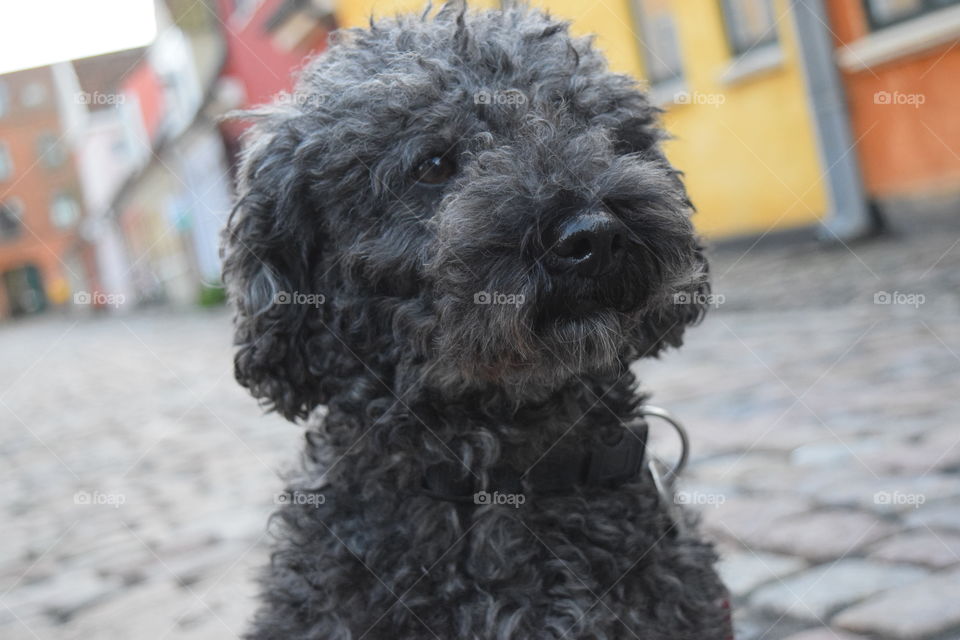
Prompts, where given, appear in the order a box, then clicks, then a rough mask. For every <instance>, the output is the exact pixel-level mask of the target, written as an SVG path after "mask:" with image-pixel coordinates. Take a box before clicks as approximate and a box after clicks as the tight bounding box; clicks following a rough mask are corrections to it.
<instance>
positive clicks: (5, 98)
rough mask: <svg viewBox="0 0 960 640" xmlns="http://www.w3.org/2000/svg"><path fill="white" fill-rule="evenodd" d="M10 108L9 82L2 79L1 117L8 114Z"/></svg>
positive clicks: (0, 94) (0, 88)
mask: <svg viewBox="0 0 960 640" xmlns="http://www.w3.org/2000/svg"><path fill="white" fill-rule="evenodd" d="M9 110H10V89H8V88H7V83H6V82H3V81H2V80H0V118H2V117H3V116H5V115H7V111H9Z"/></svg>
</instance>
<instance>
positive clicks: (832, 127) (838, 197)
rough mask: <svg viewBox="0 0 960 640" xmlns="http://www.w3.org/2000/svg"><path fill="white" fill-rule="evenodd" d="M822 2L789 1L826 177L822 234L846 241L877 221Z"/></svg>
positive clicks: (869, 230)
mask: <svg viewBox="0 0 960 640" xmlns="http://www.w3.org/2000/svg"><path fill="white" fill-rule="evenodd" d="M823 2H824V0H790V4H791V5H792V8H793V18H794V20H793V22H794V24H795V25H796V35H797V46H798V47H799V51H800V59H801V66H802V68H803V75H804V79H805V81H806V84H807V96H808V99H809V101H810V110H811V112H812V113H813V120H814V126H815V127H816V132H817V135H816V139H817V149H818V151H819V154H820V161H821V163H822V165H823V168H824V171H825V172H826V175H825V177H826V180H827V214H826V216H825V217H824V220H823V222H822V224H821V227H820V230H819V233H818V236H819V238H820V239H821V240H824V241H836V240H840V241H846V240H852V239H856V238H860V237H863V236H866V235H870V234H872V233H874V232H875V231H877V229H878V221H877V220H876V218H875V217H874V216H873V215H872V213H871V207H870V204H869V202H868V200H867V195H866V192H865V190H864V186H863V179H862V177H861V174H860V163H859V161H858V158H857V150H856V149H855V148H853V146H854V142H853V135H852V133H851V131H850V121H849V118H848V115H847V104H846V97H845V94H844V91H843V84H842V82H841V79H840V72H839V71H838V70H837V66H836V64H835V63H834V52H833V39H832V33H831V32H830V29H829V27H827V24H828V20H829V19H828V17H827V14H826V10H825V8H824V4H823Z"/></svg>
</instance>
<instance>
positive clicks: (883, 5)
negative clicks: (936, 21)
mask: <svg viewBox="0 0 960 640" xmlns="http://www.w3.org/2000/svg"><path fill="white" fill-rule="evenodd" d="M864 3H865V4H866V8H867V18H868V20H869V21H870V26H871V27H873V28H874V29H882V28H883V27H887V26H890V25H891V24H895V23H897V22H903V21H904V20H909V19H910V18H915V17H917V16H919V15H921V14H923V13H926V12H928V11H935V10H936V9H940V8H943V7H946V6H948V5H951V4H960V0H864Z"/></svg>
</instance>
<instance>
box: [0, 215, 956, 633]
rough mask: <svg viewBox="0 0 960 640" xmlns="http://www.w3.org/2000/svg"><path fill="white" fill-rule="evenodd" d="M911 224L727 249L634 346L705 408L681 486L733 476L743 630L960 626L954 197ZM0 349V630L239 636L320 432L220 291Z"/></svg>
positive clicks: (717, 513) (720, 520) (16, 327)
mask: <svg viewBox="0 0 960 640" xmlns="http://www.w3.org/2000/svg"><path fill="white" fill-rule="evenodd" d="M913 229H914V230H912V231H911V232H910V233H907V234H904V235H901V236H898V237H895V238H888V239H883V240H880V241H874V242H871V243H864V244H858V245H855V246H852V247H849V248H845V247H842V246H838V247H834V248H831V249H824V248H821V247H816V246H813V245H803V244H798V245H790V246H783V247H773V248H763V247H758V248H754V249H750V250H749V251H747V253H746V254H744V251H745V250H746V249H747V247H746V246H743V247H740V248H733V247H728V248H726V249H722V250H719V251H716V252H714V255H713V269H712V270H713V274H714V281H715V287H714V289H715V291H716V292H717V293H722V294H724V296H725V302H724V304H722V305H721V306H720V308H719V309H716V310H712V311H711V313H710V314H709V316H708V318H707V320H706V322H705V323H704V324H703V325H702V326H701V327H698V328H696V329H694V330H691V331H690V332H689V333H688V337H687V344H686V345H685V346H684V348H683V349H682V350H680V351H678V352H673V353H670V354H669V355H666V356H665V357H663V358H662V359H660V360H656V361H653V360H650V361H643V362H641V363H639V364H638V365H637V366H636V370H637V372H638V374H639V377H640V379H641V380H642V382H643V386H644V388H646V389H648V390H650V391H652V392H653V397H652V400H651V402H652V403H654V404H657V405H660V406H664V407H666V408H668V409H670V410H671V411H672V412H674V413H675V414H676V415H677V416H678V417H679V418H680V419H681V420H683V421H684V422H685V424H686V425H687V426H688V429H689V431H690V434H691V439H692V443H693V459H692V461H691V466H690V470H689V474H688V476H687V477H686V478H685V479H684V484H683V485H682V489H683V490H684V491H687V492H691V493H698V494H702V495H709V496H713V497H714V498H718V497H722V498H723V499H722V500H719V499H715V500H713V501H712V502H710V503H705V504H699V505H698V504H696V502H695V501H694V503H693V504H692V505H691V506H692V507H693V508H696V509H699V510H700V511H701V512H702V515H703V520H704V524H705V527H706V530H707V531H708V532H709V534H710V535H711V536H712V537H714V538H716V539H718V540H719V541H720V542H721V544H720V549H721V551H722V552H723V554H724V556H725V560H724V563H723V565H722V571H723V573H724V575H725V576H726V578H727V580H728V582H729V584H730V586H731V589H732V591H733V592H734V595H735V598H734V600H735V601H734V609H735V612H736V615H735V620H736V621H737V627H738V640H784V639H786V638H788V637H789V638H790V640H829V639H831V638H833V639H834V640H852V639H851V637H850V636H849V635H844V634H862V636H856V635H855V636H854V637H862V638H884V639H888V638H897V639H904V640H906V639H907V638H909V639H910V640H952V639H953V638H960V613H958V609H957V606H956V602H957V601H960V593H958V591H957V589H958V588H960V573H958V572H960V568H958V566H957V564H956V563H955V562H954V561H953V559H951V555H949V553H952V552H956V551H957V544H958V537H960V431H958V430H957V424H958V422H960V394H958V393H957V389H958V388H960V245H955V242H956V240H957V238H958V237H960V221H958V219H957V217H956V216H953V218H951V219H950V220H942V221H936V224H932V223H931V224H929V225H926V223H924V224H917V225H916V226H915V227H913ZM924 229H927V230H926V231H924ZM879 291H888V292H892V291H900V292H908V293H922V294H924V295H925V296H926V303H925V304H923V305H921V306H920V307H918V308H915V307H907V306H898V305H877V304H874V294H875V293H877V292H879ZM0 353H2V354H3V358H2V359H0V424H2V425H3V429H2V430H0V465H2V467H0V468H3V470H4V471H5V473H4V474H3V475H0V540H3V551H2V554H0V594H2V595H0V638H3V639H4V640H7V639H13V640H20V639H21V638H30V639H31V640H37V639H40V640H47V639H48V638H51V639H56V640H61V639H65V640H81V639H82V640H88V639H93V640H101V639H104V638H106V639H113V638H116V639H117V640H119V639H121V638H122V639H124V640H146V639H148V638H149V639H151V640H155V639H160V638H188V639H193V640H207V639H213V638H229V637H235V636H236V634H238V633H239V632H240V631H241V630H242V628H243V626H244V621H245V620H246V619H247V618H248V617H249V615H250V614H251V612H252V610H253V606H254V594H255V591H256V590H255V586H254V583H253V577H252V576H253V574H254V571H253V568H254V567H257V566H259V565H261V564H262V563H263V562H265V561H266V545H265V540H264V531H265V525H266V522H267V517H268V515H269V513H270V511H271V509H272V508H273V506H274V504H273V496H274V494H275V493H276V492H277V491H278V490H279V489H280V487H281V486H282V483H281V480H280V479H279V476H280V475H281V474H282V473H283V471H284V470H285V469H287V468H289V466H290V465H292V464H293V463H294V462H295V460H296V458H297V454H298V450H299V447H300V445H301V437H302V436H301V434H300V430H299V429H298V428H296V427H293V426H291V425H289V424H286V423H285V422H284V421H282V420H281V419H279V418H277V417H276V416H263V415H262V412H261V411H260V409H259V408H258V407H257V405H256V402H255V401H253V400H252V399H251V398H249V396H248V395H247V394H246V392H245V391H244V390H242V389H241V388H239V387H238V386H237V384H236V383H235V382H234V381H233V379H232V372H231V367H232V354H231V348H230V324H229V318H228V316H227V315H226V313H225V312H223V311H216V312H211V313H199V312H196V313H185V314H181V315H173V314H171V313H166V312H152V313H139V314H134V315H129V316H117V317H109V318H88V319H82V320H80V321H76V320H75V319H73V318H65V317H64V318H60V317H52V316H51V317H47V318H43V319H39V320H34V321H31V322H21V323H12V324H6V325H2V326H0ZM651 441H652V443H653V447H654V448H656V449H657V450H658V451H662V452H663V453H664V454H665V455H666V453H667V451H668V450H669V449H668V446H669V445H668V437H667V436H661V434H660V433H659V431H658V432H657V433H654V434H653V438H652V440H651ZM11 470H12V471H11ZM882 492H887V493H889V494H890V501H889V502H890V504H881V503H880V502H881V501H878V500H877V499H876V495H877V494H878V493H882ZM894 492H899V494H897V493H894ZM909 496H912V497H914V498H916V497H918V496H922V498H923V500H922V503H920V501H919V500H916V499H914V500H913V502H912V503H911V502H910V499H909ZM928 528H929V529H928ZM931 531H932V532H933V533H935V534H936V536H939V538H940V539H941V541H942V542H940V541H937V540H936V538H934V537H932V535H933V533H931ZM935 542H936V543H937V544H939V547H938V546H937V544H934V543H935ZM834 561H836V564H832V563H833V562H834ZM787 587H789V589H788V588H787ZM791 589H792V591H791ZM808 607H809V608H808ZM811 609H812V613H811ZM771 612H776V613H775V614H771ZM783 613H786V615H781V614H783ZM813 614H815V615H816V616H819V617H821V618H824V622H823V623H821V622H819V621H817V620H816V619H815V618H814V617H813ZM814 623H815V624H816V625H829V626H828V627H827V626H823V627H822V628H819V627H818V628H816V629H810V627H811V626H813V625H814ZM804 630H806V631H804ZM791 634H793V635H791ZM797 634H799V635H797ZM831 634H832V635H831Z"/></svg>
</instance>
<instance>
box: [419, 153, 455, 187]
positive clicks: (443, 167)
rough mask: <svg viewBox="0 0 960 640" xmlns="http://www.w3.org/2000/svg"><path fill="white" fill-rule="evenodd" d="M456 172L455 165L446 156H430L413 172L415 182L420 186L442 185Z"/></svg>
mask: <svg viewBox="0 0 960 640" xmlns="http://www.w3.org/2000/svg"><path fill="white" fill-rule="evenodd" d="M456 171H457V165H456V163H455V162H454V161H453V159H452V158H450V157H448V156H441V155H436V156H430V157H429V158H427V159H426V160H424V161H423V162H421V163H420V165H419V166H418V167H417V170H416V171H415V172H414V175H415V176H416V179H417V182H420V183H422V184H443V183H444V182H446V181H447V180H449V179H450V178H451V177H453V174H454V173H456Z"/></svg>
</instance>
